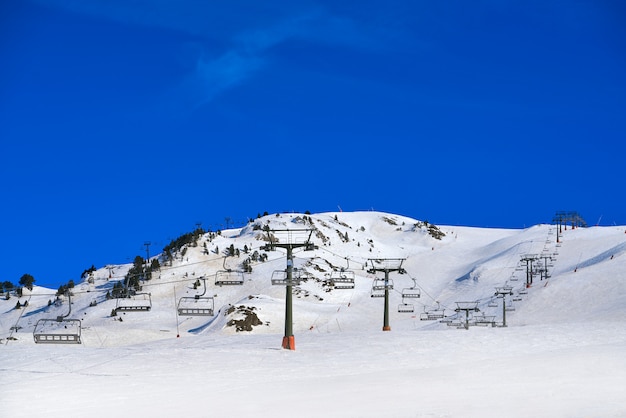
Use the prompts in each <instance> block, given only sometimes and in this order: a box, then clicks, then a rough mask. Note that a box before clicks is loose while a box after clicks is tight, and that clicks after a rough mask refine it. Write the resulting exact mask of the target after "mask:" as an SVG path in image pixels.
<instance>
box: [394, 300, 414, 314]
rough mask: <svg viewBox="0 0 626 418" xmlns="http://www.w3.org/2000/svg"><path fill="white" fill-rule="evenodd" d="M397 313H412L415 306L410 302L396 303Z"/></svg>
mask: <svg viewBox="0 0 626 418" xmlns="http://www.w3.org/2000/svg"><path fill="white" fill-rule="evenodd" d="M398 312H399V313H413V312H415V306H414V305H413V304H412V303H404V302H403V303H401V304H399V305H398Z"/></svg>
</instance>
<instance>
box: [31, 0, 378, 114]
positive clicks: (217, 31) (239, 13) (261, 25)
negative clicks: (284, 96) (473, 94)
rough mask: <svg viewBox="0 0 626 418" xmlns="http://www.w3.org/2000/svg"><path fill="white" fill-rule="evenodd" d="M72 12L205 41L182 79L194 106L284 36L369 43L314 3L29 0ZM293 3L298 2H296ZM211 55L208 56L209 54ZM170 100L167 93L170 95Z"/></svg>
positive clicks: (238, 78)
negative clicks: (177, 33)
mask: <svg viewBox="0 0 626 418" xmlns="http://www.w3.org/2000/svg"><path fill="white" fill-rule="evenodd" d="M33 1H36V2H38V3H40V4H44V5H46V6H49V7H56V8H60V9H64V10H68V11H71V12H72V13H78V14H85V15H90V16H95V17H98V18H101V19H106V20H112V21H116V22H120V23H123V24H128V25H143V26H147V27H157V28H162V29H168V30H174V31H179V32H181V33H187V34H189V35H192V36H193V37H195V38H197V39H201V40H204V42H205V46H204V50H202V51H200V52H199V53H198V55H197V57H195V58H194V59H196V60H197V62H196V65H195V67H194V69H193V71H192V72H191V73H190V74H188V75H187V76H186V77H185V78H184V79H183V80H181V81H180V83H179V85H178V87H177V89H178V90H179V93H180V94H181V95H182V96H183V97H182V98H181V99H182V100H183V102H185V103H187V104H188V105H189V104H191V106H192V107H194V108H195V107H198V106H201V105H203V104H206V103H208V102H210V101H211V100H213V99H214V98H215V97H216V96H217V95H219V94H220V93H222V92H224V91H225V90H227V89H229V88H232V87H234V86H237V85H240V84H241V83H243V82H245V81H246V80H248V79H249V78H250V77H252V76H253V75H254V74H256V72H257V71H258V70H259V69H261V68H263V67H264V66H265V64H266V59H267V51H268V50H269V49H270V48H273V47H275V46H277V45H279V44H281V43H283V42H285V41H287V40H293V39H296V40H306V41H310V42H317V43H327V44H341V45H349V46H352V47H363V46H366V45H371V44H373V43H374V42H375V41H374V39H375V37H373V36H369V37H368V36H367V35H366V32H367V31H364V30H362V28H359V27H358V25H357V24H356V22H354V21H352V20H351V19H349V18H342V17H337V16H333V15H331V14H330V13H328V12H327V9H326V8H325V7H324V6H320V5H319V4H317V3H312V2H309V1H307V2H281V1H273V2H258V1H256V0H238V1H229V2H223V3H222V2H220V3H218V4H217V5H216V3H215V2H207V1H204V0H176V1H174V0H134V1H129V0H90V1H86V0H33ZM296 3H297V4H296ZM216 45H221V47H220V48H222V50H221V51H216V50H215V48H216ZM209 57H212V58H209ZM170 99H171V97H170Z"/></svg>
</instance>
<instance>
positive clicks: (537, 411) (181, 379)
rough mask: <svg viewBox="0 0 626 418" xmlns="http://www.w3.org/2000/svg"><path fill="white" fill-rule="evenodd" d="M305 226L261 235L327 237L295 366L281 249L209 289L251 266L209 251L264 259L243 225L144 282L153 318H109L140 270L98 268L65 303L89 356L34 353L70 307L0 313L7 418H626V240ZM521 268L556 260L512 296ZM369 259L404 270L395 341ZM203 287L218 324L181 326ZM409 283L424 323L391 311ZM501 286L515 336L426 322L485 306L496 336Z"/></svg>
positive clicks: (307, 298) (397, 220) (306, 257)
mask: <svg viewBox="0 0 626 418" xmlns="http://www.w3.org/2000/svg"><path fill="white" fill-rule="evenodd" d="M303 217H304V215H303V214H280V215H270V216H266V217H263V218H261V219H257V220H256V221H255V223H258V224H259V225H268V226H270V227H271V228H273V229H280V228H290V229H297V228H307V227H311V226H314V227H315V228H316V231H318V232H320V235H316V234H314V235H313V237H314V238H313V241H314V243H315V244H316V245H318V246H319V248H318V249H316V250H314V251H302V250H298V251H294V258H295V259H294V265H295V267H297V268H298V269H300V270H301V271H303V272H306V273H307V274H308V275H310V276H309V277H310V278H309V280H307V281H304V282H303V283H302V284H301V285H300V286H298V287H296V288H294V298H293V300H294V304H293V316H294V324H293V328H294V334H295V341H296V350H284V349H282V348H281V341H282V337H283V335H284V315H285V303H284V300H285V287H284V286H272V285H271V281H270V278H271V276H272V273H273V272H274V271H276V270H282V269H284V268H285V252H284V251H283V250H280V249H279V250H276V251H274V252H270V253H267V254H268V256H269V257H268V261H265V262H254V263H252V267H253V271H252V273H251V274H246V275H245V276H244V277H245V280H244V283H243V285H241V286H232V285H231V286H222V287H219V286H215V285H214V277H215V275H216V273H217V271H220V270H223V269H224V268H225V266H226V267H228V268H237V264H238V263H240V262H241V261H243V259H244V258H245V257H246V255H244V254H243V253H242V254H241V256H240V257H239V259H237V258H236V257H228V258H227V259H224V257H222V256H220V254H215V253H214V252H213V251H212V249H213V248H214V247H215V246H218V247H219V249H220V252H222V251H223V250H226V249H227V248H228V247H229V246H230V244H231V243H232V244H234V246H235V247H236V248H243V247H244V245H247V246H248V248H251V249H253V250H254V249H256V250H259V248H261V247H262V246H263V245H264V244H265V242H264V241H261V240H258V239H257V235H258V234H259V233H260V232H262V231H259V230H258V229H257V230H255V229H254V228H253V226H252V225H248V226H247V227H245V228H243V229H237V230H228V231H222V234H221V235H219V236H217V237H216V238H215V239H213V240H212V241H210V240H208V237H207V236H205V237H203V238H202V239H201V240H200V245H198V246H197V247H189V248H188V249H187V251H186V254H185V256H184V257H180V254H179V257H178V259H177V261H175V262H174V263H173V265H172V266H171V267H165V266H164V267H163V268H162V271H161V274H160V277H155V278H153V279H152V280H150V281H147V282H144V287H143V290H142V292H146V293H149V294H150V302H151V309H150V310H149V311H144V312H125V313H124V312H118V315H117V317H111V316H110V314H111V311H112V310H113V309H115V307H116V303H117V302H116V300H114V299H113V300H106V299H105V297H104V296H105V294H106V292H107V291H109V290H110V289H111V288H112V286H113V284H114V283H115V282H116V281H117V280H122V279H123V278H124V275H125V273H126V271H128V269H129V268H130V266H129V265H125V266H115V267H116V268H115V269H114V270H113V271H114V273H113V274H114V277H113V278H111V279H110V280H108V275H109V270H108V269H107V268H106V266H103V267H102V268H100V269H98V270H97V271H96V272H95V275H94V277H95V283H93V284H89V283H88V282H87V281H85V282H82V283H80V284H78V285H77V286H76V288H75V289H74V296H73V297H72V311H71V314H70V315H69V316H68V318H73V319H80V320H81V323H82V335H81V339H82V344H67V345H52V344H35V343H34V341H33V331H34V327H35V324H36V323H37V321H38V320H40V319H49V318H56V316H58V315H64V314H65V313H67V308H68V307H67V303H63V304H62V305H61V306H58V307H57V306H54V305H52V306H48V300H50V299H54V291H53V290H50V289H44V288H40V287H35V288H34V289H33V291H32V292H28V291H25V295H24V297H22V298H20V299H19V300H20V301H21V302H22V303H23V302H24V301H25V300H28V301H29V304H28V306H27V307H24V308H22V309H19V310H17V309H14V308H15V304H16V302H17V300H18V298H17V297H15V296H13V297H11V299H9V300H0V332H1V334H0V338H2V341H1V344H0V361H1V363H2V366H1V367H2V372H1V374H0V400H1V401H2V402H0V411H1V414H0V415H2V416H11V417H22V416H29V417H30V416H41V415H44V414H48V415H52V416H61V415H63V416H69V417H74V416H76V417H79V416H80V417H84V416H87V415H88V416H91V417H108V416H111V415H116V416H135V415H139V414H141V415H146V416H147V415H150V416H155V417H170V416H186V417H206V416H232V415H240V416H253V417H254V416H258V417H265V416H272V417H288V416H298V417H319V416H330V417H334V416H342V417H370V416H385V417H502V416H507V417H528V416H533V417H618V416H626V397H625V396H624V395H623V394H624V393H626V358H625V356H624V353H625V352H626V330H624V326H623V324H624V321H625V320H626V281H625V280H624V272H625V271H626V255H625V249H626V233H625V231H626V228H625V227H623V226H613V227H591V228H578V229H570V228H568V229H567V230H566V231H563V232H562V235H563V236H562V244H558V246H557V243H556V235H555V232H556V227H555V226H553V225H536V226H533V227H530V228H526V229H522V230H508V229H486V228H470V227H458V226H439V228H440V229H441V230H442V231H443V232H444V233H445V234H446V236H444V237H443V238H442V239H441V240H437V239H434V238H433V237H431V236H430V235H429V234H428V233H427V232H426V229H425V228H419V227H416V226H415V225H416V224H418V221H416V220H414V219H410V218H406V217H403V216H399V215H393V214H386V213H379V212H352V213H345V212H342V213H323V214H314V215H309V216H307V218H310V219H311V220H312V224H311V223H309V222H308V221H303V220H302V218H303ZM335 217H336V218H335ZM346 232H347V234H348V237H349V239H348V241H347V242H344V241H345V239H343V238H342V236H343V237H344V238H345V234H346ZM322 234H323V235H322ZM204 241H206V242H207V247H208V248H209V249H210V250H211V251H209V254H205V253H204V252H203V250H204V248H203V244H202V243H203V242H204ZM262 252H263V251H261V250H259V253H262ZM529 254H537V255H542V254H543V255H546V254H549V255H551V256H552V257H553V259H554V261H553V264H554V265H553V267H551V268H550V269H549V273H550V275H551V277H550V278H549V279H547V280H540V278H539V277H538V276H536V277H535V278H534V282H533V286H532V287H530V288H528V289H526V290H527V291H528V293H527V294H520V293H519V292H520V291H523V290H524V289H525V281H526V272H525V270H524V271H521V270H518V269H519V266H520V258H521V257H522V256H524V255H529ZM369 258H405V261H404V262H403V267H404V268H405V269H406V274H403V275H401V274H397V273H390V278H392V279H393V282H394V290H393V291H391V292H390V293H391V296H390V306H391V309H390V326H391V331H389V332H383V331H382V326H383V298H371V297H370V291H371V285H372V282H373V280H374V278H376V277H378V278H380V277H384V275H383V274H381V273H377V274H376V275H374V274H371V273H368V272H367V270H366V269H364V265H365V264H366V263H367V260H368V259H369ZM331 267H335V268H341V267H343V268H346V267H349V268H350V269H353V270H354V272H355V274H356V283H355V285H356V286H355V288H354V289H352V290H339V289H334V290H332V291H328V290H329V288H328V287H327V286H325V285H324V283H323V280H324V279H325V278H327V277H328V276H327V275H328V274H329V273H330V269H331ZM322 270H324V271H322ZM202 276H205V277H206V278H207V280H206V283H207V295H211V296H214V295H216V296H215V298H214V302H215V310H216V315H215V316H214V317H187V316H178V315H177V310H176V307H177V304H178V301H179V300H180V299H181V298H182V297H191V296H193V295H195V294H199V293H201V292H202V290H203V289H202V288H199V289H197V290H194V289H193V287H192V284H193V282H194V281H195V280H196V279H197V278H198V277H202ZM413 280H415V283H417V285H418V286H419V288H420V290H421V298H419V299H405V300H404V301H405V302H407V301H408V302H409V303H412V304H414V305H415V308H416V309H415V312H414V313H399V312H398V311H397V307H398V305H399V304H400V303H402V302H403V300H402V296H401V293H402V290H403V289H405V288H410V287H412V286H413V285H414V282H413ZM504 285H507V286H511V287H512V289H513V292H514V295H515V296H516V297H519V298H521V299H522V300H520V301H512V300H509V299H507V305H508V304H513V306H514V307H515V311H512V312H507V325H508V326H507V327H491V326H489V327H479V326H471V327H469V329H467V330H466V329H457V328H456V327H450V326H446V324H444V323H441V322H438V321H420V313H422V312H424V311H425V310H428V309H432V308H434V307H436V306H437V302H439V303H440V304H441V307H443V308H446V315H453V314H454V311H453V310H454V308H455V307H456V302H460V301H476V302H477V303H478V306H479V308H480V310H481V312H484V313H485V314H486V315H495V316H496V321H498V322H501V321H502V303H501V300H498V302H499V303H498V308H490V307H489V306H488V303H489V302H490V301H492V298H493V295H494V292H495V288H496V287H499V286H504ZM27 293H28V294H27ZM511 299H512V298H511ZM94 300H95V301H97V302H98V303H97V305H96V306H89V304H90V303H91V302H93V301H94ZM232 306H235V307H236V308H237V307H240V306H245V307H247V308H248V310H249V311H250V312H254V313H255V314H256V315H258V318H259V319H260V320H261V321H262V323H263V324H262V325H258V326H254V327H253V330H252V331H250V332H246V331H242V332H237V331H236V330H235V328H234V327H232V326H227V324H228V323H229V321H231V320H237V319H244V318H245V315H244V314H243V311H242V310H239V309H234V310H233V309H229V308H231V307H232ZM231 311H232V312H231ZM228 312H231V313H228ZM120 318H121V319H122V321H120V320H119V319H120ZM14 326H19V327H21V328H20V329H19V330H18V331H17V332H16V331H15V330H12V329H11V328H12V327H14Z"/></svg>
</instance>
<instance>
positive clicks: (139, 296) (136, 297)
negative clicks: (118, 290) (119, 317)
mask: <svg viewBox="0 0 626 418" xmlns="http://www.w3.org/2000/svg"><path fill="white" fill-rule="evenodd" d="M150 309H152V298H151V296H150V293H134V294H131V293H130V292H129V291H128V290H127V291H126V296H125V297H123V298H118V299H117V306H116V307H115V310H116V311H124V312H146V311H149V310H150Z"/></svg>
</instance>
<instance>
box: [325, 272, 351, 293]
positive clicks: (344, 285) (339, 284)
mask: <svg viewBox="0 0 626 418" xmlns="http://www.w3.org/2000/svg"><path fill="white" fill-rule="evenodd" d="M330 283H331V285H332V286H333V287H334V288H335V289H354V271H352V270H344V269H341V270H333V271H332V272H331V273H330Z"/></svg>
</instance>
